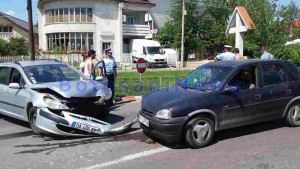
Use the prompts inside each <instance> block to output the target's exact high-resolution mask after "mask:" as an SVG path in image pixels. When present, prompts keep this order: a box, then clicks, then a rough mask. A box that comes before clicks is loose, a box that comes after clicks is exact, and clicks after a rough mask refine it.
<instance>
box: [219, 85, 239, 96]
mask: <svg viewBox="0 0 300 169" xmlns="http://www.w3.org/2000/svg"><path fill="white" fill-rule="evenodd" d="M237 91H239V88H238V87H237V86H229V87H227V88H226V89H224V90H223V92H222V94H228V93H234V92H237Z"/></svg>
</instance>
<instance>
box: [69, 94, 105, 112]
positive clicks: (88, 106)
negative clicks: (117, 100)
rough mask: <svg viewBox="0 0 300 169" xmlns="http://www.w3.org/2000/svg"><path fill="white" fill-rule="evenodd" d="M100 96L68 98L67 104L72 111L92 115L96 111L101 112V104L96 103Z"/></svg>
mask: <svg viewBox="0 0 300 169" xmlns="http://www.w3.org/2000/svg"><path fill="white" fill-rule="evenodd" d="M99 99H100V97H91V98H77V97H72V98H70V99H67V100H66V102H65V103H66V105H67V106H68V107H69V108H70V111H71V112H72V113H76V114H81V115H86V116H92V115H93V114H95V113H101V107H103V106H101V105H97V104H95V102H96V101H97V100H99Z"/></svg>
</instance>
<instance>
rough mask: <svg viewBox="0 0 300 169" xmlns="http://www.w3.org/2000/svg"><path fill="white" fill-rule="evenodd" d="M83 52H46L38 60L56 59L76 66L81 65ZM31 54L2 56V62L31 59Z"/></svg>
mask: <svg viewBox="0 0 300 169" xmlns="http://www.w3.org/2000/svg"><path fill="white" fill-rule="evenodd" d="M81 57H82V56H81V54H57V55H56V54H45V55H38V56H36V60H45V59H55V60H58V61H60V62H63V63H65V64H68V65H72V66H74V67H79V64H80V62H81ZM29 60H31V57H30V56H0V62H9V61H29Z"/></svg>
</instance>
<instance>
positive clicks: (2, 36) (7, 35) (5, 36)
mask: <svg viewBox="0 0 300 169" xmlns="http://www.w3.org/2000/svg"><path fill="white" fill-rule="evenodd" d="M12 36H13V34H12V33H11V32H0V39H10V38H11V37H12Z"/></svg>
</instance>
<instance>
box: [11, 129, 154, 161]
mask: <svg viewBox="0 0 300 169" xmlns="http://www.w3.org/2000/svg"><path fill="white" fill-rule="evenodd" d="M136 130H139V128H132V129H131V131H129V132H133V131H136ZM147 139H148V137H146V136H145V135H144V134H143V133H142V132H133V133H127V134H123V135H118V136H106V137H105V136H102V137H89V138H82V137H81V138H80V137H77V138H74V137H72V138H68V137H64V138H62V137H60V138H55V140H53V142H55V143H44V144H24V145H17V146H14V147H15V148H31V149H30V150H25V151H20V152H17V153H15V154H35V153H42V152H46V155H49V154H51V153H52V152H53V151H55V150H57V149H62V148H68V147H76V146H82V145H87V144H99V143H105V142H120V141H121V142H124V141H132V140H136V141H140V142H145V141H146V140H147ZM57 141H64V142H57Z"/></svg>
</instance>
